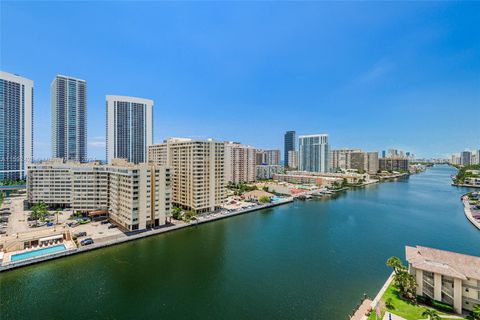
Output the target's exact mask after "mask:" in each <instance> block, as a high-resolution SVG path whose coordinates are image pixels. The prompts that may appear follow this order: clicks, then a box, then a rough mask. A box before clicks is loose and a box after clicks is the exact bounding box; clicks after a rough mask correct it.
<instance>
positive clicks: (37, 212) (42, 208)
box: [30, 202, 48, 225]
mask: <svg viewBox="0 0 480 320" xmlns="http://www.w3.org/2000/svg"><path fill="white" fill-rule="evenodd" d="M47 208H48V206H47V205H46V204H45V203H43V202H40V203H37V204H34V205H33V206H32V212H31V213H30V218H31V219H33V220H35V225H37V224H38V220H43V219H44V218H45V216H46V215H48V210H47Z"/></svg>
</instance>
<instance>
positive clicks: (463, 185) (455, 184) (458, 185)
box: [452, 183, 480, 188]
mask: <svg viewBox="0 0 480 320" xmlns="http://www.w3.org/2000/svg"><path fill="white" fill-rule="evenodd" d="M452 186H454V187H465V188H480V186H475V185H471V184H463V183H461V184H458V183H452Z"/></svg>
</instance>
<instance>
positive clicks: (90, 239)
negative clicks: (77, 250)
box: [80, 238, 93, 246]
mask: <svg viewBox="0 0 480 320" xmlns="http://www.w3.org/2000/svg"><path fill="white" fill-rule="evenodd" d="M80 244H81V245H82V246H87V245H89V244H93V239H92V238H87V239H83V240H82V241H80Z"/></svg>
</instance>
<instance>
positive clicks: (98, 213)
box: [88, 210, 108, 217]
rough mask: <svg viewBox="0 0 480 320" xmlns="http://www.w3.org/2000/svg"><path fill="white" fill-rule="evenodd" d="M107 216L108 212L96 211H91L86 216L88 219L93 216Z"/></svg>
mask: <svg viewBox="0 0 480 320" xmlns="http://www.w3.org/2000/svg"><path fill="white" fill-rule="evenodd" d="M107 214H108V210H97V211H91V212H90V213H89V214H88V216H89V217H93V216H103V215H107Z"/></svg>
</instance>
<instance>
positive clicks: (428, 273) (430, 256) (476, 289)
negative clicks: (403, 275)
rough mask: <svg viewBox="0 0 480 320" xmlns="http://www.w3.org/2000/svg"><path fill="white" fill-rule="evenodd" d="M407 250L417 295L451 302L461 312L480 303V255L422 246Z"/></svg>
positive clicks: (469, 309) (406, 248) (407, 248)
mask: <svg viewBox="0 0 480 320" xmlns="http://www.w3.org/2000/svg"><path fill="white" fill-rule="evenodd" d="M405 251H406V259H407V261H408V268H409V272H410V273H411V274H412V275H414V276H415V278H416V280H417V295H419V296H426V297H429V298H431V299H434V300H437V301H441V302H444V303H447V304H449V305H452V306H453V308H454V309H455V312H457V313H459V314H461V313H462V310H468V311H471V310H472V309H473V307H474V306H476V305H479V304H480V257H475V256H468V255H464V254H460V253H455V252H449V251H443V250H438V249H432V248H427V247H421V246H416V247H409V246H407V247H405Z"/></svg>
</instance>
